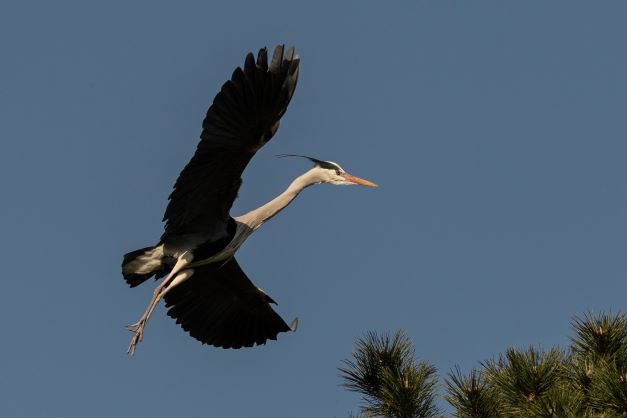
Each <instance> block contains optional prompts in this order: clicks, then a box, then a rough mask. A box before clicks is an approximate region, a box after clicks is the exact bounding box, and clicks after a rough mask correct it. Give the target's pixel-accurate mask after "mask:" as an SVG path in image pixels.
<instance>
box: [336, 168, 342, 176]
mask: <svg viewBox="0 0 627 418" xmlns="http://www.w3.org/2000/svg"><path fill="white" fill-rule="evenodd" d="M335 174H337V175H338V176H339V175H340V174H342V172H341V171H340V170H339V168H336V169H335Z"/></svg>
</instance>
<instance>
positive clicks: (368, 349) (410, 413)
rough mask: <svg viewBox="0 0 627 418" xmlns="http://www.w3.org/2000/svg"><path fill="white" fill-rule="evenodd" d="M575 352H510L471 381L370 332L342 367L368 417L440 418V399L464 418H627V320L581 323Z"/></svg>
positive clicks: (400, 336)
mask: <svg viewBox="0 0 627 418" xmlns="http://www.w3.org/2000/svg"><path fill="white" fill-rule="evenodd" d="M572 329H573V331H574V335H573V336H572V337H571V340H570V346H569V347H568V348H567V349H566V350H564V349H561V348H558V347H554V348H551V349H549V350H543V349H541V348H536V347H528V348H526V349H517V348H510V349H508V350H506V352H505V353H503V354H501V355H500V356H498V357H496V358H493V359H491V360H488V361H485V362H483V363H480V367H479V368H477V369H474V370H471V371H470V373H468V374H464V373H462V372H461V371H460V369H459V368H456V369H454V370H453V371H451V372H450V373H449V374H448V377H447V378H446V379H445V381H444V384H443V385H442V387H439V386H438V384H437V380H436V369H435V367H433V366H432V365H429V364H428V363H426V362H420V363H416V361H415V360H414V348H413V345H412V342H411V340H410V339H409V338H408V337H407V335H405V334H404V333H403V332H401V331H399V332H397V333H396V334H395V335H394V336H393V337H390V336H389V335H388V334H381V335H379V334H377V333H373V332H371V333H369V334H367V336H366V337H365V338H363V339H359V340H358V341H357V345H356V350H355V352H354V353H353V358H352V360H345V361H344V367H343V368H340V372H341V376H342V378H343V379H344V386H345V387H347V388H348V389H349V390H352V391H355V392H358V393H360V394H361V395H362V398H363V401H364V407H363V408H362V411H361V415H360V417H362V418H365V417H374V416H382V417H394V418H401V417H402V418H405V417H414V418H418V417H436V416H441V415H440V411H438V408H437V407H436V406H435V401H436V399H437V396H438V395H439V392H443V398H444V399H445V400H446V401H448V403H449V404H450V405H451V406H452V408H453V415H454V416H455V417H458V418H510V417H520V418H532V417H533V418H544V417H546V418H550V417H555V418H618V417H625V416H627V316H626V315H625V314H622V313H619V314H616V315H611V314H610V315H606V314H599V315H596V316H594V315H592V314H586V315H584V316H583V317H575V318H574V319H573V323H572Z"/></svg>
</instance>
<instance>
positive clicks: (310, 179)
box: [235, 169, 320, 230]
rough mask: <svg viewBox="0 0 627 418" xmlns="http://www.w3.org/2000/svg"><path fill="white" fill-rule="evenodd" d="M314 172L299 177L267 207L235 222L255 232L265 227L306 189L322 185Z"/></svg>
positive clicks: (239, 217)
mask: <svg viewBox="0 0 627 418" xmlns="http://www.w3.org/2000/svg"><path fill="white" fill-rule="evenodd" d="M315 174H316V173H315V172H314V170H313V169H312V170H309V171H308V172H306V173H305V174H303V175H301V176H299V177H297V178H296V179H295V180H294V181H293V182H292V183H291V184H290V185H289V187H288V188H287V189H285V191H284V192H283V193H281V194H280V195H278V196H277V197H275V198H274V199H272V200H271V201H269V202H268V203H266V204H265V205H263V206H261V207H259V208H257V209H255V210H252V211H250V212H248V213H247V214H245V215H242V216H238V217H237V218H235V220H237V221H239V222H242V223H244V224H246V225H248V226H249V227H250V228H251V229H253V230H255V229H257V228H259V227H260V226H261V225H263V223H264V222H266V221H268V220H270V219H272V217H273V216H274V215H276V214H277V213H279V212H281V210H283V208H285V207H286V206H287V205H289V204H290V203H292V201H293V200H294V199H295V198H296V196H298V194H299V193H300V192H301V191H303V189H305V188H306V187H309V186H311V185H312V184H316V183H320V180H319V179H318V178H317V176H316V175H315Z"/></svg>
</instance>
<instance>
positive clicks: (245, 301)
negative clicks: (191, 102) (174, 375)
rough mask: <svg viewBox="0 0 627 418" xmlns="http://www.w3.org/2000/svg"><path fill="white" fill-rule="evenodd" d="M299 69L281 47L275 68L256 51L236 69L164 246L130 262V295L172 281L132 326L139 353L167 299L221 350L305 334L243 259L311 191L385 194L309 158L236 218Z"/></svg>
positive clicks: (180, 192) (174, 196) (178, 190)
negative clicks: (253, 164) (237, 203)
mask: <svg viewBox="0 0 627 418" xmlns="http://www.w3.org/2000/svg"><path fill="white" fill-rule="evenodd" d="M299 62H300V59H299V57H298V55H296V54H295V53H294V48H293V47H290V48H288V49H287V50H286V49H285V48H284V46H283V45H279V46H277V47H276V48H275V50H274V53H273V55H272V59H271V61H270V62H268V54H267V50H266V48H262V49H261V50H259V53H258V54H257V60H256V61H255V57H254V56H253V54H252V53H249V54H248V55H247V56H246V60H245V63H244V68H243V69H242V68H240V67H238V68H236V69H235V71H233V74H232V76H231V79H230V80H228V81H227V82H226V83H224V85H223V86H222V89H221V90H220V92H219V93H218V94H217V95H216V96H215V98H214V99H213V104H212V105H211V107H209V110H208V111H207V115H206V117H205V119H204V121H203V124H202V133H201V135H200V142H199V143H198V147H197V149H196V152H195V154H194V156H193V157H192V159H191V160H190V161H189V163H188V164H187V166H185V168H184V169H183V171H182V172H181V174H180V175H179V178H178V179H177V180H176V183H175V184H174V190H173V191H172V193H171V194H170V197H169V203H168V206H167V208H166V210H165V215H164V217H163V220H164V222H165V231H164V233H163V235H161V239H160V240H159V242H158V243H157V244H156V245H154V246H151V247H146V248H142V249H139V250H136V251H132V252H130V253H128V254H126V255H124V259H123V262H122V275H123V276H124V280H126V282H127V283H128V284H129V285H130V287H135V286H138V285H140V284H142V283H143V282H144V281H146V280H148V279H149V278H151V277H155V279H160V278H164V279H163V281H162V282H161V283H160V284H159V285H158V286H157V287H156V288H155V291H154V294H153V297H152V300H151V301H150V303H149V304H148V308H147V309H146V311H145V313H144V314H143V315H142V316H141V318H140V319H139V321H137V322H136V323H135V324H133V325H129V326H128V329H129V330H130V331H132V332H133V333H134V336H133V339H132V341H131V344H130V345H129V347H128V353H129V354H131V355H132V354H133V353H134V352H135V349H136V347H137V344H138V343H139V342H140V341H142V338H143V333H144V327H145V326H146V323H147V321H148V319H149V318H150V315H151V314H152V312H153V311H154V309H155V307H156V306H157V304H158V303H159V301H160V300H161V299H164V300H165V303H166V307H168V308H169V309H168V312H167V313H168V315H169V316H171V317H172V318H174V319H176V322H177V323H178V324H180V325H181V326H182V327H183V329H184V330H185V331H187V332H188V333H189V334H190V335H191V336H192V337H194V338H196V339H197V340H199V341H201V342H202V343H204V344H210V345H213V346H216V347H222V348H241V347H252V346H253V345H255V344H257V345H260V344H265V342H266V341H267V340H268V339H271V340H276V337H277V335H278V333H280V332H287V331H294V330H295V329H296V325H297V320H294V322H292V324H291V325H289V326H288V325H287V324H286V323H285V321H284V320H283V319H282V318H281V317H280V316H279V315H278V314H277V313H276V312H275V311H274V309H272V307H271V306H270V304H272V303H274V304H276V302H275V301H274V300H272V298H271V297H270V296H268V295H267V294H266V293H265V292H264V291H263V290H261V289H260V288H258V287H257V286H255V285H254V284H253V283H252V282H251V281H250V279H249V278H248V277H247V276H246V274H245V273H244V272H243V271H242V269H241V267H240V266H239V264H238V263H237V260H236V259H235V253H236V252H237V250H238V249H239V248H240V246H241V245H242V244H243V243H244V241H245V240H246V239H247V238H248V237H249V236H250V235H251V234H252V233H253V232H254V231H255V230H257V229H258V228H259V227H260V226H261V225H263V224H264V223H265V222H266V221H268V220H269V219H271V218H272V217H273V216H274V215H276V214H277V213H278V212H280V211H281V210H282V209H283V208H285V207H286V206H287V205H289V204H290V203H291V202H292V200H293V199H294V198H295V197H296V196H298V194H299V193H300V192H301V191H302V190H303V189H305V188H306V187H308V186H311V185H313V184H320V183H330V184H336V185H349V184H360V185H363V186H371V187H376V184H374V183H372V182H369V181H367V180H363V179H360V178H358V177H354V176H352V175H350V174H348V173H347V172H346V171H344V170H343V169H342V167H340V166H339V165H338V164H336V163H334V162H331V161H322V160H318V159H315V158H311V157H304V156H298V157H304V158H307V159H309V160H310V161H311V162H312V163H313V164H314V166H313V168H312V169H310V170H309V171H307V172H306V173H304V174H303V175H301V176H299V177H297V178H296V179H295V180H294V181H293V182H292V183H291V184H290V185H289V187H288V188H287V189H286V190H285V191H284V192H283V193H281V194H280V195H279V196H277V197H276V198H275V199H273V200H271V201H270V202H268V203H266V204H265V205H263V206H261V207H260V208H258V209H255V210H253V211H251V212H248V213H246V214H244V215H241V216H238V217H231V215H230V214H229V212H230V209H231V206H232V205H233V201H234V200H235V198H236V197H237V192H238V190H239V187H240V185H241V183H242V180H241V176H242V173H243V171H244V169H245V168H246V165H247V164H248V162H249V161H250V159H251V158H252V157H253V156H254V155H255V152H257V151H258V150H259V149H260V148H261V147H262V146H263V145H264V144H265V143H266V142H268V141H269V140H270V139H271V138H272V137H273V136H274V134H275V133H276V132H277V130H278V129H279V121H280V119H281V117H282V116H283V114H284V113H285V111H286V109H287V106H288V104H289V102H290V100H291V98H292V95H293V94H294V89H295V88H296V82H297V80H298V70H299ZM285 156H288V155H285ZM289 156H293V155H289Z"/></svg>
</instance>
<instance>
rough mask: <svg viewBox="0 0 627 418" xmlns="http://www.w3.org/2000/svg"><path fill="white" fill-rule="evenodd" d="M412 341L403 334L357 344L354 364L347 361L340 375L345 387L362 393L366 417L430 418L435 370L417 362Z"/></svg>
mask: <svg viewBox="0 0 627 418" xmlns="http://www.w3.org/2000/svg"><path fill="white" fill-rule="evenodd" d="M414 355H415V353H414V348H413V345H412V342H411V340H410V339H409V338H408V337H407V335H405V334H404V333H403V332H402V331H398V332H396V334H394V336H393V337H390V335H389V334H386V333H384V334H381V335H379V334H377V333H376V332H370V333H368V334H367V335H366V337H365V338H361V339H359V340H357V344H356V349H355V352H354V353H353V359H352V360H344V366H345V367H342V368H340V369H339V370H340V373H341V376H342V378H343V379H344V384H343V385H344V386H345V387H346V388H348V389H349V390H351V391H354V392H357V393H360V394H361V395H362V399H363V401H364V404H365V406H364V407H363V409H362V415H363V416H382V417H389V418H417V417H420V418H423V417H424V418H430V417H436V416H437V414H438V411H437V408H436V406H435V404H434V400H435V387H436V384H437V379H436V370H435V368H434V367H433V366H431V365H429V364H427V363H425V362H420V363H416V361H415V360H414Z"/></svg>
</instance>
